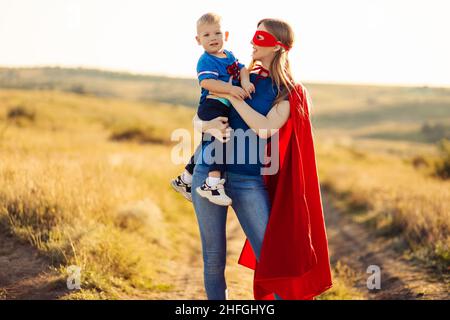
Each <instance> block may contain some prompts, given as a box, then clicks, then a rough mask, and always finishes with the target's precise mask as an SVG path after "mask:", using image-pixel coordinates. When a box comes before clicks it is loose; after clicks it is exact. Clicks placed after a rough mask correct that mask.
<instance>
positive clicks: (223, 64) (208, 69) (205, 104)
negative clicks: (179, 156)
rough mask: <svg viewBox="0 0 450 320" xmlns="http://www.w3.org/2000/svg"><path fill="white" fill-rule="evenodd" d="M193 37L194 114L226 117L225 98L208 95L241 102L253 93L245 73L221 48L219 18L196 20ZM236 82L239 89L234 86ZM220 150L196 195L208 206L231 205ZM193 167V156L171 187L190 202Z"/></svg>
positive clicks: (208, 16)
mask: <svg viewBox="0 0 450 320" xmlns="http://www.w3.org/2000/svg"><path fill="white" fill-rule="evenodd" d="M195 38H196V40H197V42H198V44H199V45H201V46H202V47H203V48H204V49H205V52H204V53H203V54H202V56H201V57H200V59H199V61H198V64H197V77H198V80H199V82H200V86H201V88H202V91H201V97H200V105H199V107H198V110H197V115H198V117H199V118H200V119H201V120H212V119H214V118H217V117H221V116H222V117H228V114H229V110H230V108H231V104H230V102H229V101H228V100H227V99H223V98H219V97H215V96H213V95H211V94H209V92H210V91H211V92H217V93H228V94H231V95H233V96H235V97H239V98H242V99H245V98H247V97H249V96H250V94H251V93H252V92H254V91H255V87H254V86H253V84H252V83H251V82H250V79H249V72H248V70H247V69H246V68H245V66H244V65H243V64H241V63H239V62H238V60H237V59H236V58H235V57H234V55H233V54H232V53H231V52H230V51H227V50H224V49H223V46H224V41H227V39H228V32H225V34H224V33H222V30H221V18H220V16H218V15H216V14H214V13H207V14H204V15H203V16H202V17H200V19H199V20H198V21H197V36H196V37H195ZM230 77H233V85H231V84H230V83H229V82H228V81H229V79H230ZM239 81H240V84H241V86H242V87H240V86H238V85H239ZM223 149H224V151H223V152H222V155H223V157H218V156H216V158H215V162H214V163H212V164H211V165H209V173H208V178H207V179H206V180H205V181H204V182H203V184H202V186H200V187H198V188H197V190H196V192H197V193H198V194H199V195H200V196H202V197H204V198H207V199H208V200H209V201H211V202H212V203H215V204H217V205H222V206H228V205H230V204H231V199H230V198H229V197H228V196H227V195H226V193H225V189H224V183H225V179H221V177H222V175H223V173H224V170H225V148H223ZM194 167H195V163H194V156H192V157H191V160H190V161H189V164H188V165H187V166H186V167H185V170H184V172H183V173H182V174H181V175H179V176H178V177H177V178H175V179H174V180H172V187H173V188H174V189H175V190H176V191H178V192H180V193H181V194H182V195H183V196H184V197H185V198H186V199H188V200H190V201H192V196H191V186H192V174H193V172H194Z"/></svg>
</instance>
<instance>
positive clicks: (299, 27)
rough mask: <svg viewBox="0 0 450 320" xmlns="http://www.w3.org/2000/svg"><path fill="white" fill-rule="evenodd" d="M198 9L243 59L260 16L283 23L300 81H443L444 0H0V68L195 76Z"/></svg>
mask: <svg viewBox="0 0 450 320" xmlns="http://www.w3.org/2000/svg"><path fill="white" fill-rule="evenodd" d="M206 12H216V13H218V14H220V15H221V16H222V18H223V29H224V30H228V31H229V32H230V38H229V41H228V42H227V43H226V48H227V49H229V50H231V51H233V53H234V54H235V56H236V57H237V58H238V59H239V60H240V61H241V62H243V63H245V64H247V63H248V62H249V61H250V57H251V51H252V49H251V45H250V40H251V38H252V36H253V33H254V31H255V29H256V24H257V22H258V21H259V20H260V19H262V18H266V17H272V18H281V19H283V20H285V21H287V22H288V23H290V24H291V26H292V27H293V29H294V32H295V37H296V42H295V44H294V48H293V49H292V50H291V52H290V53H289V59H290V61H291V65H292V68H293V73H294V77H295V79H296V80H299V81H305V82H333V83H336V82H337V83H376V84H382V83H384V84H403V85H430V86H450V41H449V38H450V19H448V13H449V12H450V1H448V0H339V1H336V0H307V1H306V0H294V1H290V0H272V1H268V0H259V1H253V0H252V1H248V0H247V1H240V0H237V1H236V0H227V1H223V0H220V1H216V0H210V1H199V0H190V1H181V0H163V1H150V0H128V1H124V0H39V1H37V0H0V66H41V65H51V66H55V65H58V66H69V67H86V68H100V69H108V70H117V71H129V72H133V73H141V74H158V75H169V76H176V77H189V78H194V77H195V76H196V70H195V69H196V64H197V60H198V58H199V56H200V55H201V54H202V52H203V50H202V48H201V47H200V46H198V45H197V42H196V41H195V35H196V25H195V24H196V20H197V19H198V18H199V17H200V16H201V15H202V14H204V13H206Z"/></svg>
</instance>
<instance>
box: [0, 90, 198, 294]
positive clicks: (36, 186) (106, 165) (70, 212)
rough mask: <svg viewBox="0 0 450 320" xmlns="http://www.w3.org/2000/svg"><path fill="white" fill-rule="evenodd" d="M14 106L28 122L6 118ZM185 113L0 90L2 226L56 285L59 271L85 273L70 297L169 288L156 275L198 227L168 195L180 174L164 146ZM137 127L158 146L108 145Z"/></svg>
mask: <svg viewBox="0 0 450 320" xmlns="http://www.w3.org/2000/svg"><path fill="white" fill-rule="evenodd" d="M17 108H20V110H22V111H24V112H22V114H28V115H30V114H31V115H33V116H23V115H22V116H14V117H11V116H8V115H10V114H11V113H10V111H11V110H17ZM192 115H193V110H192V109H188V108H183V107H174V106H169V105H158V104H142V103H132V102H124V101H122V100H113V99H109V98H101V99H100V98H95V97H87V96H80V95H76V94H71V93H58V92H49V91H32V90H30V91H20V90H1V91H0V128H2V134H1V135H0V150H1V152H0V153H1V157H0V185H1V186H2V188H0V222H1V224H2V225H3V226H6V228H7V229H8V230H10V231H11V232H12V233H13V234H14V235H15V236H16V237H19V238H20V239H24V240H26V241H28V242H29V243H31V244H32V245H33V246H35V247H36V248H38V249H39V250H40V251H41V252H42V253H44V254H45V255H46V256H47V257H49V258H50V259H51V261H52V264H53V265H54V266H55V267H56V268H57V269H58V271H59V272H60V274H61V276H62V278H61V281H62V282H64V281H65V280H64V279H65V278H64V273H65V266H69V265H78V266H80V267H82V269H83V270H84V272H83V291H82V292H81V293H76V294H73V295H69V296H67V298H70V297H72V298H86V297H87V298H89V297H97V298H99V297H100V298H121V297H122V298H123V297H126V296H127V295H130V296H136V294H138V293H139V292H142V291H149V290H150V292H158V291H161V290H168V289H170V287H171V284H170V283H169V282H163V280H162V279H161V277H160V276H159V272H161V270H165V272H166V273H167V272H170V270H171V269H173V268H171V267H169V263H170V261H171V259H176V257H177V256H179V255H181V253H180V252H179V251H178V250H181V249H180V248H181V247H182V246H180V245H179V243H180V242H182V241H186V234H188V235H189V234H191V236H192V233H195V230H196V229H195V228H194V227H195V225H194V220H193V219H192V218H193V217H192V215H189V214H188V213H190V212H191V211H192V209H191V206H190V205H189V204H188V203H187V202H186V201H183V200H181V199H180V198H177V197H173V193H172V192H171V191H170V189H169V184H168V181H169V178H170V177H172V176H174V175H175V174H176V173H177V171H178V170H179V168H178V167H177V166H174V165H173V164H172V163H171V161H170V146H169V145H167V144H166V140H168V136H169V135H168V133H169V132H171V131H172V130H173V129H175V128H178V127H181V126H184V127H187V126H189V123H190V119H192ZM118 128H122V129H118ZM136 128H137V129H138V130H142V131H144V133H146V134H147V135H148V136H153V135H154V138H155V140H154V141H156V142H150V143H139V141H126V140H125V141H116V140H114V139H112V137H113V136H114V133H116V132H117V130H130V129H136ZM142 128H143V129H142ZM146 130H147V131H146ZM175 221H176V223H174V222H175ZM183 225H184V226H186V228H183V227H182V226H183Z"/></svg>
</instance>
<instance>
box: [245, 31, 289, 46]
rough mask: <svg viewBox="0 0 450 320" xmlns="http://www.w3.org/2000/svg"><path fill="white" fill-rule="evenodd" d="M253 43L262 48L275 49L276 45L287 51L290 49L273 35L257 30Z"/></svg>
mask: <svg viewBox="0 0 450 320" xmlns="http://www.w3.org/2000/svg"><path fill="white" fill-rule="evenodd" d="M253 43H254V44H256V45H257V46H260V47H275V46H276V45H279V46H281V47H283V48H284V49H286V50H289V49H290V48H289V47H288V46H286V45H284V44H282V43H281V42H280V41H278V40H277V38H275V37H274V36H273V35H271V34H270V33H268V32H266V31H262V30H256V32H255V35H254V36H253Z"/></svg>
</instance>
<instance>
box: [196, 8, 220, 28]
mask: <svg viewBox="0 0 450 320" xmlns="http://www.w3.org/2000/svg"><path fill="white" fill-rule="evenodd" d="M221 21H222V17H221V16H219V15H218V14H216V13H212V12H208V13H205V14H204V15H202V16H201V17H200V19H198V20H197V29H198V27H200V26H202V25H204V24H216V23H217V24H220V22H221Z"/></svg>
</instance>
